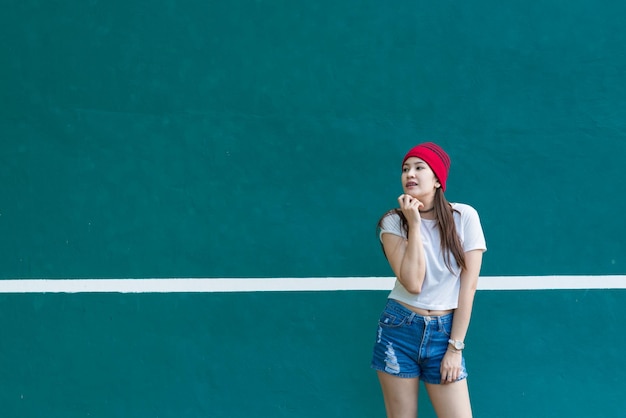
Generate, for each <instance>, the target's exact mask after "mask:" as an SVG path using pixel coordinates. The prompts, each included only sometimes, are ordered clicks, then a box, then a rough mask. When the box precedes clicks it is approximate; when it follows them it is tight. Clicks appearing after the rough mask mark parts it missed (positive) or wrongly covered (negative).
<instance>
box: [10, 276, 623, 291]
mask: <svg viewBox="0 0 626 418" xmlns="http://www.w3.org/2000/svg"><path fill="white" fill-rule="evenodd" d="M394 281H395V278H393V277H309V278H269V279H267V278H212V279H211V278H167V279H10V280H0V293H187V292H189V293H215V292H291V291H296V292H309V291H310V292H319V291H338V290H384V291H388V290H391V288H392V287H393V284H394ZM550 289H557V290H558V289H626V276H591V275H589V276H487V277H481V278H480V279H479V280H478V290H550Z"/></svg>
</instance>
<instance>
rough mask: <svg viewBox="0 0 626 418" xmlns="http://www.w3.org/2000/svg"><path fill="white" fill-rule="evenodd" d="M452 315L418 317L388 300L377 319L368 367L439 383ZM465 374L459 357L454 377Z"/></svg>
mask: <svg viewBox="0 0 626 418" xmlns="http://www.w3.org/2000/svg"><path fill="white" fill-rule="evenodd" d="M453 315H454V314H448V315H444V316H421V315H418V314H416V313H415V312H413V311H411V310H410V309H407V308H406V307H404V306H403V305H401V304H400V303H398V302H396V301H395V300H393V299H388V300H387V306H385V310H384V311H383V312H382V314H381V315H380V319H379V321H378V332H377V333H376V343H375V345H374V355H373V357H372V368H373V369H375V370H379V371H383V372H385V373H388V374H391V375H395V376H398V377H405V378H415V377H419V378H420V379H421V380H423V381H424V382H426V383H434V384H438V383H441V373H440V367H441V360H442V359H443V356H444V354H445V353H446V350H447V349H448V339H449V338H450V332H451V330H452V317H453ZM466 377H467V370H466V369H465V358H463V360H462V363H461V375H460V376H459V378H458V380H462V379H465V378H466Z"/></svg>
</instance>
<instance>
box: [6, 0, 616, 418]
mask: <svg viewBox="0 0 626 418" xmlns="http://www.w3.org/2000/svg"><path fill="white" fill-rule="evenodd" d="M4 6H5V7H4V13H2V14H1V15H0V52H1V53H2V56H3V57H4V60H3V65H1V66H0V184H2V193H0V236H1V237H2V239H0V266H2V267H1V268H0V277H1V278H4V279H7V278H39V277H44V278H82V277H87V278H102V277H116V278H129V277H311V276H324V277H325V276H388V275H389V274H390V270H389V268H388V266H387V264H386V262H385V260H384V258H383V257H382V255H381V253H380V248H379V244H378V242H377V241H376V237H375V233H374V231H375V228H374V226H375V223H376V221H377V219H378V217H379V216H380V215H381V214H382V213H383V212H384V211H385V210H387V209H388V208H390V207H392V206H393V205H395V198H396V196H397V194H398V193H400V187H399V181H398V175H399V170H398V164H399V159H400V158H401V156H402V155H403V154H404V152H405V151H406V150H407V149H408V148H409V147H410V146H412V145H414V144H415V143H417V142H420V141H423V140H435V141H437V142H439V143H440V144H441V145H443V146H444V147H445V148H446V149H447V150H448V151H449V153H450V154H451V156H452V159H453V165H452V171H451V175H450V179H449V183H448V184H449V186H448V187H449V192H448V197H449V198H450V199H451V200H455V201H463V202H467V203H470V204H472V205H474V206H475V207H476V208H477V209H478V210H479V212H480V214H481V216H482V221H483V226H484V228H485V232H486V236H487V240H488V246H489V251H488V253H487V255H486V258H485V264H484V268H483V274H484V275H504V276H508V275H543V274H624V270H625V263H626V256H625V255H626V245H625V243H624V239H623V235H624V231H625V226H626V225H625V221H624V217H623V216H622V214H623V213H624V212H625V210H626V199H625V198H624V193H623V192H622V190H623V185H622V183H623V180H622V171H623V169H622V167H623V161H624V157H625V156H626V140H625V136H626V125H625V123H624V121H626V102H625V101H624V97H626V91H625V90H626V80H625V78H624V77H625V76H624V74H626V55H624V53H623V46H624V44H626V30H625V29H624V25H623V22H622V20H623V18H622V17H623V16H624V15H625V14H626V3H624V2H621V1H617V0H611V1H605V2H602V3H601V4H599V3H597V2H592V1H591V0H576V1H574V2H563V1H558V0H548V1H544V2H542V3H537V4H529V3H528V2H521V1H512V2H506V3H498V2H489V1H484V0H481V1H478V2H473V3H471V4H470V3H467V4H465V3H459V2H453V1H440V2H437V3H432V2H424V1H397V2H394V3H393V5H390V4H388V3H385V2H376V1H359V2H356V1H344V2H331V1H327V0H321V1H317V2H308V3H302V2H286V1H261V0H258V1H241V0H233V1H228V2H216V1H203V2H194V1H190V2H177V1H173V0H154V1H150V2H148V1H139V0H131V1H126V2H123V3H122V2H119V3H118V2H99V1H96V0H93V1H81V2H79V1H48V2H41V1H35V0H22V1H8V2H5V4H4ZM624 297H625V294H624V292H622V291H608V290H607V291H589V292H587V291H561V292H550V291H549V292H480V293H479V294H478V296H477V302H476V314H475V317H474V322H473V324H472V328H471V332H470V337H469V339H468V345H470V346H471V347H473V348H472V350H469V351H468V353H467V356H468V365H469V366H470V373H471V388H472V395H473V399H474V405H475V411H476V416H480V417H502V416H507V417H517V416H519V417H527V416H554V417H562V416H581V417H582V416H585V417H586V416H603V417H611V416H621V415H620V414H621V413H622V411H623V410H624V407H625V406H626V405H625V401H624V400H623V397H622V396H621V393H622V392H623V385H622V383H621V381H620V380H619V374H617V375H615V372H614V370H621V369H623V367H624V365H625V364H624V359H623V356H622V350H621V349H620V345H623V344H624V337H623V336H622V334H623V333H621V332H620V329H621V328H620V320H621V318H623V317H624V306H626V304H625V303H624ZM384 298H385V293H384V292H323V293H284V294H283V293H281V294H274V293H263V294H204V295H195V294H194V295H191V294H190V295H187V294H170V295H149V294H144V295H119V294H99V295H95V294H94V295H89V294H78V295H55V294H28V295H26V294H24V295H19V294H13V295H6V294H5V295H0V327H1V328H0V329H2V338H0V354H1V355H0V406H1V408H2V411H3V413H2V415H3V416H7V417H39V416H41V415H42V413H45V415H46V416H48V417H64V418H65V417H87V416H91V417H126V416H127V417H133V418H137V417H144V416H145V417H155V416H159V417H200V416H211V417H226V416H227V417H233V416H235V417H238V416H249V415H254V416H264V417H280V416H289V417H294V416H297V417H318V416H341V417H346V416H355V417H357V416H358V417H363V416H381V415H382V399H381V398H380V393H379V390H378V386H377V382H376V379H375V377H374V375H373V374H372V372H371V371H370V370H369V369H368V365H369V355H370V348H371V340H372V338H373V333H374V331H375V329H374V328H375V321H376V318H377V315H378V312H379V310H380V309H381V308H382V304H383V303H384ZM283 309H284V310H283ZM580 399H584V400H585V401H584V402H579V401H578V400H580ZM429 414H430V415H429ZM424 416H426V417H428V416H432V411H427V412H426V413H425V414H424Z"/></svg>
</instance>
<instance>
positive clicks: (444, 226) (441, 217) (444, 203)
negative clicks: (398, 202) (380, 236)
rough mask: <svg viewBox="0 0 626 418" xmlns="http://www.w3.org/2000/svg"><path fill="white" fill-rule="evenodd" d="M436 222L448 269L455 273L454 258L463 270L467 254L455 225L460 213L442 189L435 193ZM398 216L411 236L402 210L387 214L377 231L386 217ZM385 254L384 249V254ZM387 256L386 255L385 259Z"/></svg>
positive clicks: (380, 221)
mask: <svg viewBox="0 0 626 418" xmlns="http://www.w3.org/2000/svg"><path fill="white" fill-rule="evenodd" d="M433 212H434V214H435V221H436V222H437V227H438V228H439V235H440V237H441V252H442V253H443V261H444V262H445V264H446V267H448V270H450V271H451V272H453V273H454V270H453V268H452V263H451V261H450V260H451V258H450V257H451V256H452V257H454V259H455V260H456V262H457V264H458V265H459V267H461V269H464V268H465V252H464V251H463V246H462V245H461V240H460V239H459V235H458V234H457V232H456V224H455V223H454V212H458V211H457V210H455V209H453V208H452V205H451V204H450V202H448V200H447V199H446V198H445V196H444V195H443V191H442V190H441V187H439V188H437V190H436V191H435V201H434V210H433ZM394 213H395V214H397V215H398V216H400V226H401V228H402V231H404V233H405V234H406V235H407V236H408V235H409V224H408V223H407V220H406V217H405V216H404V214H403V213H402V210H401V209H400V208H395V209H391V210H390V211H388V212H387V213H385V214H384V215H383V216H382V217H381V218H380V220H379V221H378V225H377V230H379V231H380V228H381V225H382V221H383V219H385V217H387V216H389V215H391V214H394ZM384 252H385V250H384V248H383V253H384ZM386 256H387V255H386V254H385V257H386Z"/></svg>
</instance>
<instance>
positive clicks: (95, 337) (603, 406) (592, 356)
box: [0, 290, 626, 418]
mask: <svg viewBox="0 0 626 418" xmlns="http://www.w3.org/2000/svg"><path fill="white" fill-rule="evenodd" d="M385 296H386V292H378V291H376V292H311V293H308V292H298V293H237V294H235V293H231V294H135V295H120V294H47V295H46V294H24V295H0V306H1V307H2V308H1V312H2V315H1V316H0V329H2V338H0V353H2V355H1V356H0V371H1V374H0V405H2V416H3V417H15V418H18V417H20V418H30V417H32V418H34V417H42V416H46V417H59V418H74V417H132V418H138V417H151V418H152V417H168V418H179V417H194V418H195V417H250V416H253V417H268V418H277V417H311V418H316V417H337V418H339V417H341V418H344V417H355V418H356V417H383V416H384V408H383V401H382V397H381V395H380V390H379V387H378V381H377V379H376V376H375V373H374V372H373V371H372V370H369V361H370V355H371V348H372V347H373V344H374V341H375V337H376V336H375V333H376V325H375V323H376V320H377V318H378V314H379V311H380V310H381V309H382V304H383V301H384V299H385ZM625 316H626V291H614V290H613V291H609V290H607V291H604V290H594V291H585V290H577V291H527V292H504V291H482V292H479V293H478V294H477V297H476V307H475V312H474V316H473V323H472V326H471V329H470V334H469V336H468V338H467V340H466V342H467V345H468V349H467V352H466V357H467V364H468V369H469V373H470V377H469V384H470V391H471V395H472V402H473V407H474V415H475V416H476V417H493V418H500V417H512V418H518V417H519V418H525V417H554V418H561V417H603V418H605V417H616V418H617V417H623V412H624V409H625V408H626V398H625V397H624V395H623V393H624V384H623V374H622V373H621V370H622V369H623V368H624V365H625V364H624V355H623V347H624V344H626V337H624V333H623V332H622V331H623V323H622V318H624V317H625ZM422 393H424V391H423V390H422ZM422 400H423V402H422V405H423V408H424V409H423V412H424V413H423V415H420V417H426V418H429V417H434V414H433V413H432V408H431V407H430V405H429V403H428V402H426V398H425V397H424V398H423V399H422Z"/></svg>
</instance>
